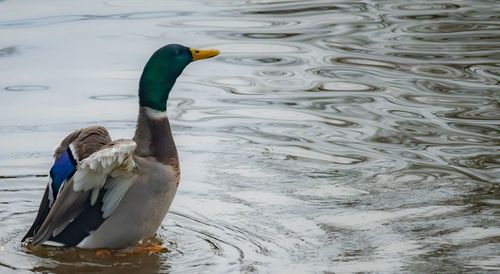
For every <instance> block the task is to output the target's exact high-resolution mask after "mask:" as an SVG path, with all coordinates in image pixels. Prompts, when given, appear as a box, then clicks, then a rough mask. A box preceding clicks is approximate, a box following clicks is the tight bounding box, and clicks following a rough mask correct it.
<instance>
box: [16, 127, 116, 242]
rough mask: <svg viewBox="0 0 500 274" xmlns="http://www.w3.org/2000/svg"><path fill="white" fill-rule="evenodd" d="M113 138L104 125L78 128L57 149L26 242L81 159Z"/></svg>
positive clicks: (45, 215)
mask: <svg viewBox="0 0 500 274" xmlns="http://www.w3.org/2000/svg"><path fill="white" fill-rule="evenodd" d="M110 142H111V138H110V136H109V133H108V131H107V130H106V128H104V127H100V126H95V127H87V128H83V129H79V130H76V131H74V132H72V133H71V134H69V135H68V136H66V137H65V138H64V139H63V140H62V141H61V143H60V144H59V146H58V147H57V148H56V150H55V151H54V164H53V165H52V167H51V169H50V172H49V183H48V184H47V187H46V188H45V193H44V195H43V198H42V201H41V202H40V206H39V208H38V213H37V216H36V218H35V221H34V222H33V225H32V226H31V228H30V229H29V230H28V232H27V233H26V235H25V236H24V237H23V239H22V241H23V242H24V241H25V240H26V239H27V238H31V237H33V236H34V235H35V233H36V232H37V231H38V230H39V229H40V226H41V225H42V223H43V222H44V220H45V218H46V217H47V215H48V213H49V211H50V210H51V208H52V205H53V204H54V201H55V200H56V198H57V196H58V194H59V192H60V190H61V189H62V188H63V186H64V185H65V183H66V182H67V181H69V179H70V178H71V177H72V176H73V174H74V173H75V171H76V168H77V165H78V162H79V161H80V160H83V159H85V158H87V157H88V156H89V155H91V154H92V153H94V152H96V151H97V150H98V149H99V148H101V147H102V146H103V145H105V144H108V143H110Z"/></svg>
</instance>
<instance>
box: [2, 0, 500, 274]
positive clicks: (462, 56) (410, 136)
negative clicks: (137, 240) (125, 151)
mask: <svg viewBox="0 0 500 274" xmlns="http://www.w3.org/2000/svg"><path fill="white" fill-rule="evenodd" d="M168 43H181V44H184V45H187V46H192V47H199V48H217V49H219V50H220V51H221V54H220V55H219V56H218V57H216V58H213V59H210V60H207V61H203V62H199V63H193V64H191V65H190V67H188V69H187V70H186V71H185V73H184V74H183V75H182V76H181V78H180V79H179V80H178V82H177V83H176V86H175V88H174V92H173V94H172V96H171V98H170V100H169V103H168V114H169V117H170V120H171V123H172V124H173V127H174V137H175V140H176V142H177V145H178V150H179V154H180V158H181V170H182V175H181V176H182V179H181V183H180V186H179V191H178V194H177V197H176V199H175V200H174V203H173V206H172V209H171V211H170V212H169V214H168V215H167V217H166V219H165V220H164V222H163V224H162V226H161V228H160V229H159V231H158V236H157V237H158V238H159V239H160V240H161V241H163V245H164V246H165V247H167V249H168V252H164V253H159V254H130V253H126V252H114V253H112V254H109V255H107V256H97V255H96V254H95V253H94V252H93V251H85V250H78V249H54V248H52V249H51V248H45V247H40V248H29V247H26V246H22V245H21V244H20V239H21V237H22V236H23V234H24V233H25V232H26V230H27V229H28V228H29V226H30V224H31V222H32V221H33V219H34V217H35V214H36V211H37V209H38V203H39V201H40V199H41V196H42V193H43V190H44V188H45V185H46V183H47V180H48V178H47V173H48V169H49V167H50V165H51V162H52V157H51V155H52V150H53V149H54V148H55V147H56V146H57V145H58V143H59V141H60V140H61V139H62V138H63V137H64V136H66V134H68V133H70V132H71V131H72V130H74V129H78V128H81V127H85V126H90V125H96V124H101V125H104V126H106V127H107V128H108V129H109V130H110V133H111V134H112V136H113V138H130V137H131V136H132V135H133V131H134V127H135V118H136V113H137V96H136V92H137V85H138V78H139V76H140V73H141V70H142V67H143V66H144V63H145V61H146V60H147V58H148V57H149V56H150V54H151V53H152V52H153V51H154V50H156V49H157V48H159V47H161V46H163V45H165V44H168ZM499 81H500V3H499V2H498V1H482V0H478V1H475V0H474V1H472V0H470V1H446V0H445V1H336V0H328V1H324V0H323V1H316V0H308V1H280V0H210V1H208V0H205V1H203V0H200V1H195V0H189V1H159V0H153V1H147V3H145V2H144V1H138V0H124V1H116V0H105V1H103V0H90V1H78V2H75V1H61V0H47V1H34V0H23V1H14V0H4V1H0V273H82V272H88V273H124V271H125V272H126V273H157V272H158V273H350V272H377V273H393V272H404V273H458V272H471V273H478V272H481V273H484V272H500V220H499V217H498V216H499V209H500V188H499V184H500V152H499V144H500V138H499V137H500V136H499V132H500V105H499V101H498V100H499V98H500V88H499ZM137 206H140V205H137Z"/></svg>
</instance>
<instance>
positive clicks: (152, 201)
mask: <svg viewBox="0 0 500 274" xmlns="http://www.w3.org/2000/svg"><path fill="white" fill-rule="evenodd" d="M218 54H219V51H218V50H216V49H204V50H201V49H195V48H189V47H186V46H183V45H179V44H169V45H166V46H164V47H161V48H160V49H158V50H157V51H156V52H154V53H153V55H152V56H151V57H150V58H149V60H148V61H147V63H146V65H145V67H144V69H143V72H142V75H141V77H140V80H139V91H138V94H139V96H138V97H139V111H138V118H137V124H136V129H135V134H134V136H133V138H132V139H117V140H112V139H111V137H110V135H109V132H108V131H107V130H106V128H104V127H102V126H91V127H87V128H82V129H78V130H76V131H74V132H72V133H71V134H69V135H68V136H66V137H65V138H64V139H63V140H62V141H61V142H60V144H59V146H58V147H57V148H56V149H55V151H54V154H53V157H54V162H53V165H52V167H51V168H50V170H49V175H48V178H49V182H48V183H47V186H46V188H45V192H44V194H43V197H42V200H41V202H40V206H39V208H38V213H37V215H36V218H35V220H34V222H33V225H32V226H31V227H30V229H29V230H28V232H27V233H26V235H25V236H24V237H23V238H22V240H21V242H23V243H27V244H31V245H35V246H36V245H48V246H57V247H78V248H85V249H105V248H109V249H122V248H126V247H129V246H133V245H134V244H137V243H140V242H142V241H144V240H146V239H150V238H152V237H154V236H155V234H156V232H157V230H158V228H159V226H160V224H161V223H162V222H163V219H164V218H165V216H166V214H167V212H168V210H169V208H170V205H171V204H172V201H173V199H174V197H175V194H176V192H177V188H178V186H179V181H180V168H179V157H178V154H177V149H176V146H175V142H174V138H173V135H172V131H171V126H170V123H169V119H168V117H167V100H168V98H169V95H170V93H171V91H172V88H173V86H174V84H175V82H176V80H177V78H178V77H179V76H180V75H181V73H182V72H183V70H184V69H185V68H186V67H187V66H188V65H189V64H190V63H191V62H193V61H197V60H202V59H208V58H211V57H214V56H217V55H218Z"/></svg>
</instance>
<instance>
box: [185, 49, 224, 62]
mask: <svg viewBox="0 0 500 274" xmlns="http://www.w3.org/2000/svg"><path fill="white" fill-rule="evenodd" d="M189 50H190V51H191V55H192V56H193V61H196V60H201V59H207V58H212V57H214V56H217V55H219V53H220V52H219V50H217V49H192V48H191V49H189Z"/></svg>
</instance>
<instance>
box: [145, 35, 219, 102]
mask: <svg viewBox="0 0 500 274" xmlns="http://www.w3.org/2000/svg"><path fill="white" fill-rule="evenodd" d="M218 54H219V51H218V50H216V49H208V50H199V49H193V48H188V47H185V46H182V45H177V44H170V45H166V46H164V47H162V48H160V49H159V50H157V51H156V52H155V53H153V55H152V56H151V58H149V61H148V62H147V63H146V66H145V67H144V71H143V72H142V76H141V80H140V82H139V104H140V105H141V106H143V107H150V108H152V109H154V110H158V111H166V109H167V99H168V95H169V93H170V90H171V89H172V87H173V85H174V84H175V80H176V79H177V77H179V75H181V73H182V71H183V70H184V68H186V67H187V65H189V63H191V62H192V61H195V60H200V59H206V58H211V57H214V56H216V55H218Z"/></svg>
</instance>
